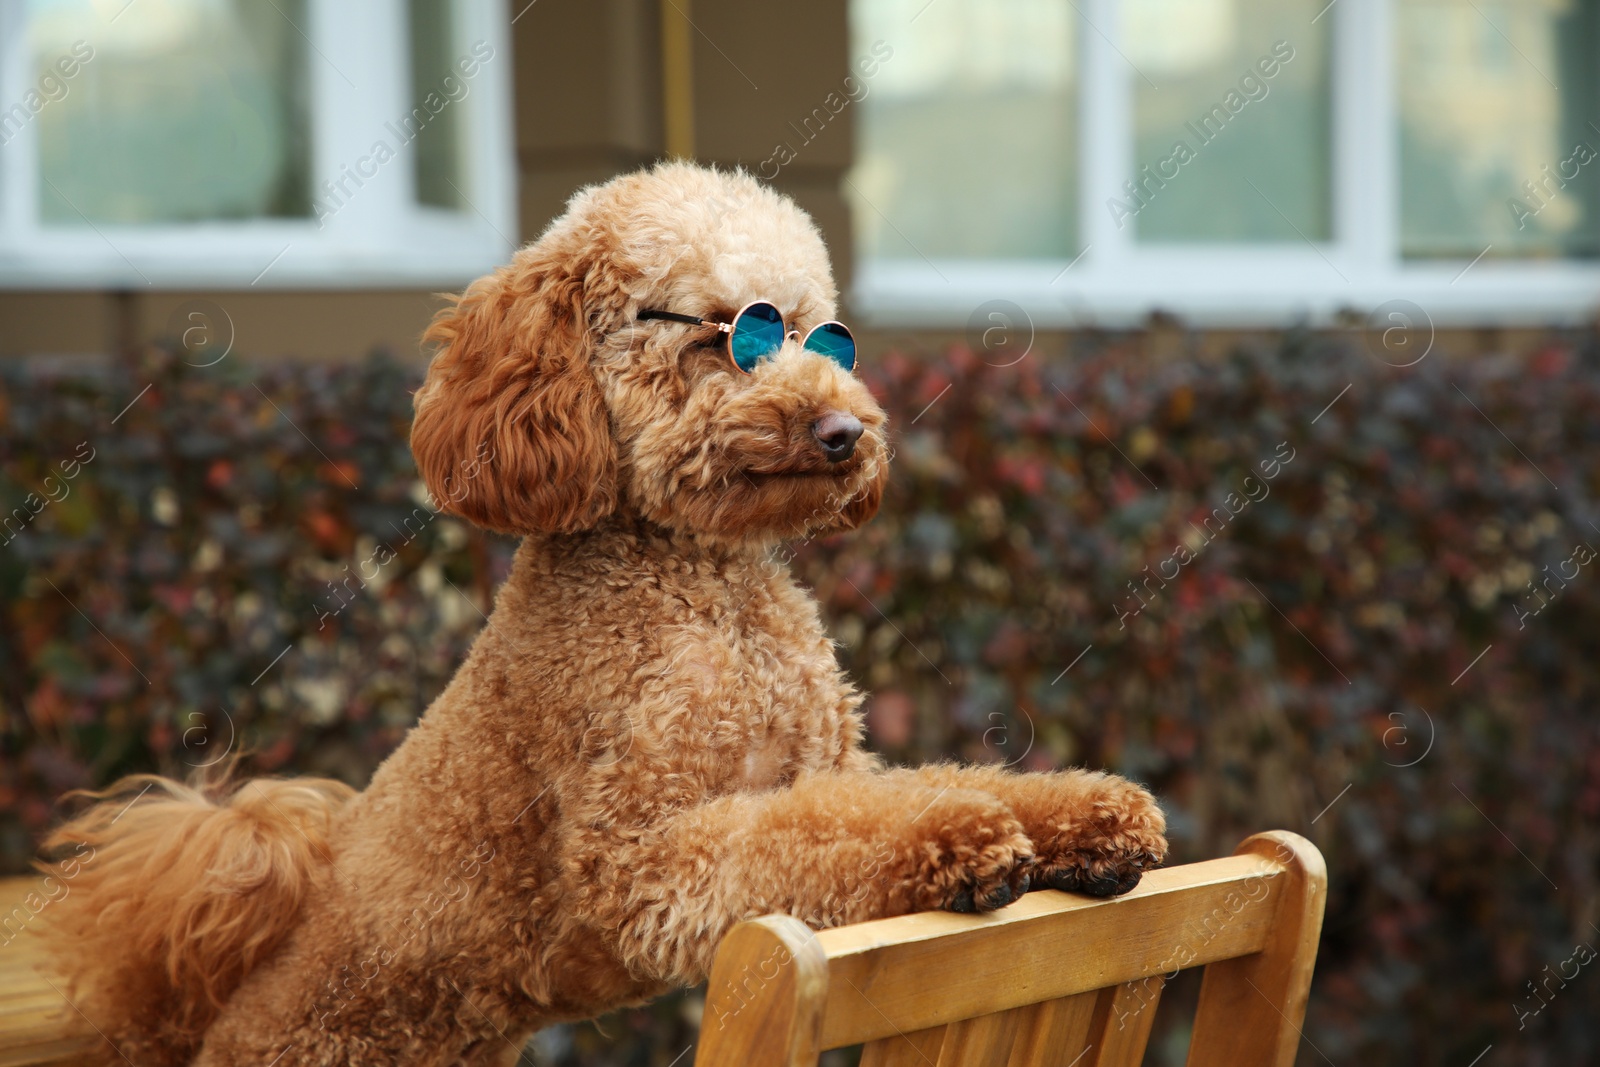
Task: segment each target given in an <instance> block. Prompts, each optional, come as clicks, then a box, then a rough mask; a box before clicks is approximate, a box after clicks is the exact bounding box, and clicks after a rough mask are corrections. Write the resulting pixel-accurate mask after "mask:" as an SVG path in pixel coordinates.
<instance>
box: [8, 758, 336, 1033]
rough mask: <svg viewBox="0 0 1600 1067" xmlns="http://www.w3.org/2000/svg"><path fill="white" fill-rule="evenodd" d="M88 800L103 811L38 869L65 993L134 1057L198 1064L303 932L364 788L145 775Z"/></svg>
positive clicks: (51, 850) (53, 843) (64, 832)
mask: <svg viewBox="0 0 1600 1067" xmlns="http://www.w3.org/2000/svg"><path fill="white" fill-rule="evenodd" d="M87 795H88V796H90V797H91V798H92V799H93V800H94V801H95V803H94V804H93V806H91V807H90V808H88V809H87V810H86V811H84V812H83V813H82V814H80V815H78V816H77V817H76V818H74V819H73V820H72V821H70V822H68V823H67V824H66V825H65V826H62V827H61V828H60V829H59V830H57V831H55V833H54V834H52V835H51V836H50V837H49V839H48V840H46V841H45V844H44V849H45V854H46V856H47V857H49V858H50V860H52V862H41V863H39V864H38V866H39V868H40V869H41V870H42V871H44V872H45V873H46V875H47V876H48V877H47V878H46V880H45V887H44V888H45V891H46V894H47V896H49V900H50V903H49V904H48V906H47V907H45V908H44V909H43V911H42V913H41V915H40V918H41V924H40V925H41V927H42V931H41V932H42V933H43V935H44V937H45V938H46V939H47V944H46V946H45V948H46V951H47V953H48V954H49V956H50V958H51V962H52V965H53V966H54V968H55V969H56V970H57V972H58V973H59V974H60V976H61V977H62V978H63V979H64V980H65V983H66V985H67V988H66V989H65V990H63V992H64V993H65V994H66V995H67V996H69V997H70V998H71V1000H72V1002H73V1004H75V1005H76V1006H77V1008H78V1009H79V1010H80V1011H81V1012H82V1013H83V1014H84V1016H85V1017H86V1018H88V1019H90V1020H92V1021H93V1022H94V1024H95V1026H96V1027H98V1028H99V1029H100V1030H101V1031H102V1032H103V1033H104V1035H105V1036H106V1037H107V1038H108V1039H110V1041H111V1042H112V1043H113V1044H114V1045H116V1046H117V1048H118V1050H119V1051H120V1052H121V1053H122V1057H123V1058H129V1057H131V1058H132V1060H133V1062H135V1063H160V1064H168V1063H172V1064H180V1063H187V1062H188V1061H189V1060H190V1058H192V1056H193V1055H194V1053H195V1051H196V1050H197V1049H198V1048H199V1044H200V1040H201V1038H202V1037H203V1036H204V1034H205V1031H206V1028H207V1027H208V1026H209V1025H210V1024H211V1022H212V1020H213V1019H215V1018H216V1015H217V1012H218V1010H219V1009H220V1008H221V1007H222V1005H223V1004H224V1003H225V1002H226V1001H227V999H228V997H229V996H230V995H231V994H232V993H233V991H234V990H235V989H236V988H237V987H238V985H239V983H240V982H241V981H243V980H244V977H245V975H247V974H248V973H249V972H250V970H251V968H252V967H254V966H255V965H256V964H257V963H259V962H260V961H261V960H262V959H263V958H265V957H266V956H267V955H268V954H269V953H271V952H272V951H273V950H274V949H275V948H276V947H277V946H278V945H279V944H280V943H281V942H282V941H283V939H284V937H285V935H287V934H288V932H289V931H290V929H292V928H293V926H294V925H295V922H296V919H297V917H298V915H299V912H300V907H301V904H302V902H303V901H304V899H305V896H306V893H307V891H308V889H309V888H310V887H311V884H312V880H313V877H314V876H315V875H316V873H317V869H318V868H319V867H322V866H324V865H326V864H328V863H329V862H330V861H331V851H330V848H329V844H328V839H329V834H330V831H331V829H332V827H333V823H334V818H335V815H336V813H337V812H338V811H339V809H340V808H342V807H343V806H344V805H345V804H346V803H347V802H348V801H349V799H350V798H351V797H352V796H353V795H354V790H352V789H351V788H350V787H349V786H347V785H344V784H343V783H341V782H336V781H331V780H328V779H322V778H297V779H292V780H273V779H256V780H252V781H248V782H245V783H243V784H242V785H240V784H237V783H223V784H220V785H213V786H210V787H201V788H194V787H190V786H185V785H182V784H180V783H178V782H173V781H169V780H168V779H165V778H158V777H156V776H154V775H135V776H132V777H129V778H124V779H122V780H121V781H119V782H117V783H116V784H115V785H113V786H112V787H111V788H110V789H108V790H106V791H105V792H103V793H90V794H87ZM111 1058H112V1059H116V1057H115V1056H112V1057H111ZM119 1062H120V1061H119Z"/></svg>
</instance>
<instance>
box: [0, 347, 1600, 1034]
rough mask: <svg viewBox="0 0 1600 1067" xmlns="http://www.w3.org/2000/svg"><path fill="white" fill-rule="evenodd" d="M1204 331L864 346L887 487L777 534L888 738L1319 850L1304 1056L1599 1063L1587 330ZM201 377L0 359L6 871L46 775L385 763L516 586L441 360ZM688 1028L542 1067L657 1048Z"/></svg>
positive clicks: (1195, 852) (30, 826)
mask: <svg viewBox="0 0 1600 1067" xmlns="http://www.w3.org/2000/svg"><path fill="white" fill-rule="evenodd" d="M1189 340H1190V342H1191V345H1192V350H1193V355H1192V358H1167V359H1162V360H1154V359H1151V358H1148V357H1147V356H1146V355H1145V354H1144V353H1145V346H1144V344H1143V339H1142V338H1141V337H1140V336H1139V335H1138V334H1128V335H1112V334H1085V335H1081V336H1079V337H1077V338H1075V340H1074V342H1073V348H1072V351H1071V353H1070V356H1069V357H1068V358H1063V359H1055V360H1049V359H1044V358H1042V357H1039V356H1031V357H1029V358H1026V359H1023V360H1022V361H1021V362H1018V363H1015V364H1014V365H1010V366H1004V367H999V366H991V365H989V364H988V363H986V362H985V361H984V360H983V358H981V353H980V354H974V353H972V352H969V351H966V350H962V349H952V350H950V351H948V352H942V353H940V352H919V353H908V352H897V351H892V352H889V353H887V354H885V355H884V356H882V357H881V358H878V359H875V360H872V361H870V362H869V363H868V364H866V365H864V366H863V368H862V373H863V374H864V376H865V377H866V378H867V380H868V382H869V383H870V384H871V385H872V387H873V388H874V390H875V392H877V394H878V395H879V396H880V397H881V398H883V400H884V402H885V404H886V406H887V407H888V408H889V410H890V412H891V416H892V418H893V420H894V425H895V427H896V431H895V432H896V437H895V441H896V450H897V455H896V461H895V465H894V473H893V478H892V484H891V488H890V491H889V493H888V496H887V498H886V502H885V505H884V508H883V511H882V513H881V514H880V515H879V517H878V519H877V520H876V521H875V522H873V523H872V524H870V525H869V526H868V527H867V528H866V529H865V530H863V531H861V532H860V533H858V534H855V535H852V536H849V537H843V538H833V539H829V540H827V541H823V542H819V543H814V544H805V545H799V546H795V548H794V550H793V551H794V563H795V566H796V567H797V569H798V571H799V573H800V574H801V575H802V576H803V577H804V579H805V580H806V581H807V582H808V583H809V584H810V585H811V586H812V587H813V588H814V589H815V590H816V592H817V595H818V597H819V598H820V600H821V601H822V603H823V605H824V608H825V611H826V614H827V616H828V618H829V622H830V625H831V627H832V630H833V632H834V634H835V635H836V636H837V637H838V638H839V641H840V656H841V660H842V661H843V663H844V664H845V666H846V668H847V669H848V670H849V671H850V672H851V673H852V674H853V675H854V676H855V677H856V678H858V679H859V680H860V683H861V684H862V685H863V686H864V687H865V688H867V689H869V690H870V691H871V692H872V693H873V694H874V695H873V698H872V700H871V702H870V703H869V705H868V725H869V732H870V737H871V741H872V744H873V745H874V746H875V747H877V748H878V749H879V750H881V751H883V752H884V753H885V754H887V755H888V756H889V757H890V758H891V759H893V760H896V761H920V760H925V759H931V758H936V757H942V756H949V755H954V756H960V757H962V758H966V759H972V760H991V761H1000V762H1004V763H1008V764H1011V765H1013V766H1017V767H1020V768H1033V769H1045V768H1051V767H1059V766H1066V765H1071V764H1090V765H1094V766H1104V767H1108V768H1112V769H1116V770H1119V771H1121V772H1123V773H1127V774H1131V775H1134V776H1136V777H1138V778H1140V779H1142V780H1145V781H1147V782H1149V783H1150V784H1151V785H1152V786H1153V787H1154V788H1156V789H1157V791H1158V792H1159V793H1160V795H1161V796H1162V798H1163V800H1164V802H1165V804H1166V805H1167V807H1168V810H1169V812H1170V815H1171V824H1172V831H1173V839H1174V850H1175V855H1174V860H1175V861H1178V862H1182V861H1188V860H1193V859H1198V858H1202V857H1206V856H1212V855H1217V854H1221V853H1226V852H1228V851H1231V849H1232V847H1233V845H1234V844H1235V843H1236V842H1237V841H1238V840H1239V839H1240V838H1242V837H1243V836H1245V835H1247V834H1248V833H1251V832H1253V831H1255V830H1258V829H1263V828H1268V827H1284V828H1288V829H1292V830H1296V831H1298V832H1300V833H1304V834H1307V835H1308V836H1310V837H1311V838H1312V839H1313V840H1315V841H1316V842H1317V844H1318V845H1319V846H1320V847H1321V848H1322V849H1323V851H1324V853H1325V854H1326V856H1327V859H1328V865H1329V870H1330V874H1331V890H1330V899H1329V910H1328V920H1327V925H1326V931H1325V936H1324V940H1323V946H1322V956H1321V959H1320V961H1319V966H1318V972H1317V979H1316V983H1315V986H1314V988H1313V995H1312V1004H1311V1009H1310V1013H1309V1017H1308V1021H1307V1024H1306V1036H1307V1040H1308V1042H1309V1043H1312V1044H1314V1045H1315V1046H1316V1050H1315V1051H1313V1050H1310V1049H1305V1050H1303V1055H1302V1062H1317V1061H1319V1060H1320V1059H1321V1058H1322V1057H1326V1058H1328V1059H1329V1060H1331V1061H1332V1062H1336V1063H1358V1062H1359V1063H1406V1064H1434V1063H1438V1064H1447V1063H1448V1064H1465V1063H1468V1062H1471V1061H1472V1059H1473V1057H1474V1056H1476V1055H1478V1054H1479V1053H1480V1052H1481V1051H1482V1050H1483V1049H1484V1048H1485V1047H1486V1046H1489V1045H1491V1044H1492V1045H1493V1046H1494V1050H1495V1051H1494V1053H1493V1057H1494V1059H1493V1060H1491V1061H1490V1062H1527V1063H1533V1062H1552V1063H1553V1062H1559V1061H1564V1062H1586V1061H1589V1060H1592V1059H1594V1058H1596V1056H1597V1055H1600V1027H1597V1025H1596V1024H1595V1023H1594V1021H1593V1020H1595V1019H1596V1018H1600V978H1596V977H1594V976H1591V975H1589V974H1587V973H1585V972H1586V971H1587V969H1588V968H1585V967H1580V969H1579V973H1578V974H1577V975H1576V976H1573V975H1571V974H1570V973H1569V972H1570V971H1571V968H1572V967H1573V966H1574V965H1573V963H1572V962H1571V961H1572V960H1574V959H1578V958H1583V957H1584V955H1585V953H1584V952H1580V951H1579V948H1580V946H1583V945H1592V944H1594V943H1595V942H1596V941H1600V928H1597V927H1596V926H1595V925H1594V923H1595V922H1596V921H1600V916H1597V915H1596V899H1597V897H1596V890H1595V884H1596V879H1597V875H1600V870H1597V853H1600V834H1597V832H1596V831H1595V829H1594V827H1595V824H1596V815H1597V814H1600V745H1597V744H1596V734H1597V732H1600V721H1597V716H1596V715H1595V714H1594V711H1593V709H1594V708H1595V707H1597V706H1600V658H1597V657H1596V655H1595V651H1596V643H1597V642H1596V636H1597V633H1600V631H1597V628H1596V624H1597V621H1600V618H1597V617H1600V566H1597V565H1596V559H1595V556H1596V553H1595V548H1594V547H1591V546H1600V525H1597V524H1600V508H1597V507H1596V505H1595V491H1596V487H1597V478H1600V338H1597V337H1596V336H1595V335H1594V334H1592V333H1589V332H1572V333H1552V334H1551V335H1550V336H1549V337H1548V338H1547V339H1546V340H1545V341H1544V342H1543V343H1541V344H1540V345H1539V346H1538V347H1537V349H1536V350H1535V351H1533V352H1532V353H1531V354H1530V355H1527V356H1525V357H1519V358H1515V359H1512V358H1509V357H1502V358H1488V357H1475V358H1472V359H1466V358H1459V359H1452V358H1449V357H1448V356H1447V354H1446V353H1444V352H1434V353H1431V354H1430V355H1429V357H1428V358H1426V359H1424V360H1422V361H1421V362H1420V363H1417V364H1415V365H1414V366H1411V367H1407V368H1394V367H1390V366H1388V365H1386V364H1385V363H1383V362H1381V361H1379V360H1376V359H1374V358H1373V357H1372V356H1371V354H1369V352H1368V350H1367V347H1366V346H1365V345H1364V344H1363V343H1362V340H1361V339H1360V337H1359V336H1346V335H1343V334H1339V333H1333V334H1310V333H1289V334H1286V335H1283V336H1281V337H1277V338H1274V339H1273V340H1272V341H1271V342H1270V343H1269V342H1266V341H1262V342H1259V343H1254V344H1243V345H1241V346H1240V347H1238V348H1237V349H1236V350H1235V351H1233V352H1232V353H1231V354H1230V355H1228V356H1227V357H1226V358H1223V359H1214V358H1209V357H1204V356H1202V355H1200V354H1199V353H1200V351H1201V346H1200V339H1199V338H1197V337H1196V338H1190V339H1189ZM183 355H184V353H182V352H181V351H167V350H152V351H150V352H148V353H145V354H144V355H142V356H141V357H140V358H139V359H138V360H137V361H135V362H133V363H131V364H122V363H115V362H112V363H106V364H100V365H97V367H98V369H97V370H95V371H94V372H93V373H84V372H83V371H82V370H81V369H80V370H77V371H73V372H71V373H68V372H64V371H59V370H58V371H55V372H51V371H41V370H40V369H38V368H37V367H32V366H29V365H24V364H20V363H18V364H12V365H7V366H4V367H0V542H3V544H0V611H3V613H4V621H3V623H0V716H3V718H0V761H3V762H0V862H3V864H4V868H5V869H7V870H11V871H17V870H21V869H23V867H24V866H25V863H26V860H27V858H28V856H29V855H30V852H31V849H32V843H33V842H34V841H35V840H36V839H37V837H38V835H39V833H40V832H41V830H42V829H43V828H44V827H45V826H46V825H47V824H48V823H49V821H50V819H51V818H52V817H53V812H54V810H55V809H54V806H53V805H54V801H55V799H56V798H57V797H58V796H59V795H60V794H61V793H62V792H63V791H65V790H67V789H70V788H74V787H79V786H90V785H97V784H101V783H104V782H106V781H108V780H109V779H111V778H113V777H115V776H117V775H119V774H122V773H126V772H130V771H136V770H138V771H143V770H160V771H163V772H165V773H169V774H186V773H191V772H192V771H194V770H196V769H200V768H204V767H205V766H207V765H210V764H213V763H215V762H216V761H217V760H219V759H220V758H222V757H223V755H224V753H228V754H233V753H237V752H240V751H244V752H247V753H248V755H247V757H246V762H245V766H246V768H247V769H249V770H251V771H259V772H270V773H286V772H306V773H319V774H332V775H336V776H339V777H343V778H345V779H347V780H349V781H351V782H353V783H356V784H359V783H361V782H362V781H363V780H364V779H365V778H366V777H367V776H368V775H369V774H370V773H371V770H372V768H373V767H375V766H376V764H377V762H378V761H379V760H381V759H382V758H383V756H384V755H385V754H386V753H387V752H389V751H390V750H391V749H392V748H393V747H394V746H395V745H396V744H397V743H398V742H399V740H400V739H401V737H402V736H403V734H404V732H405V730H406V728H407V727H408V726H409V725H410V724H411V723H412V722H414V721H415V718H416V716H417V715H418V714H419V712H420V711H421V710H422V709H423V708H424V707H425V706H426V705H427V703H428V701H429V700H430V699H431V698H432V697H433V695H434V694H436V693H437V692H438V691H439V690H440V689H441V688H442V686H443V685H444V683H445V682H446V681H447V679H448V677H449V675H450V672H451V671H452V670H453V669H454V667H455V665H456V664H457V663H459V662H460V659H461V657H462V654H463V652H464V650H465V648H466V646H467V644H468V643H469V642H470V640H471V639H472V637H473V635H474V634H475V633H476V632H477V631H478V629H479V628H480V627H481V626H482V624H483V618H482V615H481V612H482V611H483V610H485V609H486V608H487V604H488V599H489V596H490V593H491V590H492V588H493V586H494V584H495V583H496V582H498V581H499V580H500V579H501V578H503V577H504V575H505V572H506V567H507V564H508V561H509V555H510V551H511V547H512V546H511V544H510V543H509V542H507V541H504V540H502V539H498V538H493V537H489V536H486V535H483V534H480V533H478V532H476V531H473V530H469V529H468V528H466V527H465V526H463V525H461V524H459V523H457V522H456V521H454V520H452V519H450V518H448V517H440V516H435V515H434V514H433V513H432V512H430V511H429V510H428V509H427V507H426V504H425V498H424V495H423V493H422V490H421V487H420V484H419V483H418V481H417V476H416V472H415V469H414V467H413V466H412V463H411V460H410V457H409V455H408V453H407V450H406V444H405V441H406V431H407V426H408V422H409V416H410V390H411V389H413V388H414V387H415V385H416V382H417V380H418V371H417V369H416V368H415V367H413V366H409V365H404V364H401V363H398V362H396V361H394V360H392V359H388V358H385V357H382V356H375V357H373V358H371V359H369V360H367V361H366V362H364V363H360V364H352V365H346V366H304V365H295V366H277V367H273V368H270V369H268V368H263V367H260V366H252V365H246V364H243V363H241V362H238V361H232V362H228V361H225V362H223V363H220V364H218V365H215V366H210V367H195V366H190V365H189V364H187V363H186V362H185V361H184V359H183ZM1007 362H1008V363H1009V362H1010V361H1009V360H1008V361H1007ZM30 494H31V495H30ZM380 546H387V548H388V549H389V550H390V551H387V552H380V551H379V548H380ZM391 553H392V555H393V559H392V560H391V561H388V562H385V563H382V564H381V565H380V564H378V563H376V562H374V561H375V560H377V559H385V560H387V559H388V557H389V555H390V554H391ZM1592 955H1593V953H1592V951H1589V952H1588V956H1590V957H1592ZM1191 996H1192V986H1184V985H1182V984H1181V983H1180V984H1179V986H1178V988H1177V989H1176V991H1175V994H1174V996H1173V998H1172V999H1173V1000H1174V1001H1177V1002H1182V1001H1183V1000H1185V999H1186V998H1188V997H1191ZM695 1007H696V1001H695V1000H694V998H692V997H690V998H687V999H686V998H682V997H680V998H676V999H673V1000H669V1001H667V1002H664V1003H662V1004H658V1005H656V1006H655V1007H654V1008H647V1009H640V1010H638V1011H633V1012H625V1013H620V1014H619V1015H618V1016H615V1017H613V1018H612V1019H611V1020H610V1021H609V1022H605V1023H602V1024H601V1028H600V1029H596V1028H595V1027H592V1026H584V1027H568V1028H564V1029H562V1030H560V1031H558V1032H554V1033H552V1034H548V1035H546V1037H545V1038H543V1039H542V1040H541V1044H540V1046H539V1048H540V1049H541V1050H542V1051H541V1054H540V1057H539V1062H541V1063H547V1062H560V1063H565V1064H578V1063H585V1064H587V1063H601V1062H621V1061H622V1060H624V1059H625V1060H626V1061H627V1062H637V1063H663V1064H664V1063H667V1062H669V1061H670V1059H671V1057H672V1056H673V1055H676V1054H678V1053H679V1052H681V1051H682V1050H683V1048H684V1047H685V1046H686V1045H687V1043H688V1041H689V1040H691V1039H692V1036H693V1035H692V1025H691V1023H692V1021H693V1016H694V1012H695ZM1159 1026H1160V1030H1161V1037H1160V1038H1159V1042H1160V1049H1161V1051H1162V1054H1163V1055H1166V1056H1172V1055H1179V1054H1180V1053H1181V1048H1182V1045H1183V1041H1184V1029H1183V1025H1182V1022H1181V1020H1178V1019H1175V1018H1168V1017H1166V1016H1163V1017H1162V1019H1161V1021H1160V1024H1159ZM602 1033H603V1034H605V1035H609V1036H602Z"/></svg>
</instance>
